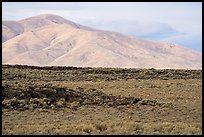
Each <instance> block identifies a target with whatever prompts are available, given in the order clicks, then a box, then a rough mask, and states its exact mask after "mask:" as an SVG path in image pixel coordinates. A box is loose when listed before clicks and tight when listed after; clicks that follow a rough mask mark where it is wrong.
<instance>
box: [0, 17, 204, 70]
mask: <svg viewBox="0 0 204 137" xmlns="http://www.w3.org/2000/svg"><path fill="white" fill-rule="evenodd" d="M2 41H3V44H2V63H3V64H24V65H37V66H81V67H84V66H85V67H87V66H88V67H120V68H158V69H163V68H168V69H202V55H201V53H199V52H196V51H193V50H191V49H188V48H184V47H182V46H180V45H178V44H174V43H166V42H158V41H150V40H143V39H138V38H133V37H129V36H127V35H124V34H121V33H117V32H111V31H104V30H98V29H94V28H90V27H86V26H83V25H81V24H77V23H75V22H72V21H70V20H67V19H65V18H62V17H60V16H58V15H53V14H41V15H37V16H33V17H30V18H26V19H23V20H20V21H3V22H2Z"/></svg>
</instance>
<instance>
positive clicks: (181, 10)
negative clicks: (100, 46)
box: [2, 2, 202, 52]
mask: <svg viewBox="0 0 204 137" xmlns="http://www.w3.org/2000/svg"><path fill="white" fill-rule="evenodd" d="M45 13H46V14H56V15H59V16H61V17H63V18H66V19H68V20H70V21H73V22H76V23H79V24H81V25H84V26H89V27H93V28H98V29H103V30H109V31H115V32H120V33H123V34H126V35H129V36H132V37H137V38H142V39H147V40H156V41H165V42H170V43H176V44H180V45H181V46H183V47H186V48H190V49H193V50H195V51H199V52H202V2H2V20H16V21H18V20H21V19H24V18H28V17H31V16H35V15H38V14H45Z"/></svg>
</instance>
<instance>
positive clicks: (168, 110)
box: [2, 65, 202, 134]
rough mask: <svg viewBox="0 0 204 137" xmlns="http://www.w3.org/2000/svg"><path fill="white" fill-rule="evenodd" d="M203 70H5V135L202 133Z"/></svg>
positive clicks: (5, 67)
mask: <svg viewBox="0 0 204 137" xmlns="http://www.w3.org/2000/svg"><path fill="white" fill-rule="evenodd" d="M201 73H202V71H201V70H170V69H167V70H156V69H122V68H89V67H87V68H80V67H36V66H23V65H3V66H2V125H3V126H2V132H3V134H201V133H202V128H201V125H202V109H201V108H202V100H201V98H202V97H201V96H202V92H201Z"/></svg>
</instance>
